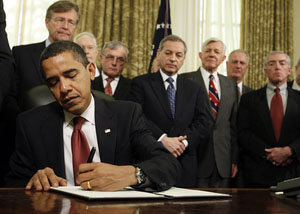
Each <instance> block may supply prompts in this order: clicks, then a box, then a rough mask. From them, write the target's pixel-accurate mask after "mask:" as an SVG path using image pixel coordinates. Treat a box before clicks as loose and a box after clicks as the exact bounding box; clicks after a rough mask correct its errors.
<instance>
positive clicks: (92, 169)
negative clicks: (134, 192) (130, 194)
mask: <svg viewBox="0 0 300 214" xmlns="http://www.w3.org/2000/svg"><path fill="white" fill-rule="evenodd" d="M76 182H77V183H78V184H80V186H81V187H82V188H84V189H89V188H88V182H89V183H90V187H91V188H90V189H91V190H101V191H115V190H120V189H123V188H124V187H127V186H131V185H135V184H137V183H138V181H137V178H136V169H135V167H134V166H129V165H127V166H116V165H112V164H107V163H84V164H80V165H79V175H78V176H77V179H76Z"/></svg>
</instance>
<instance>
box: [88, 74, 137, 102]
mask: <svg viewBox="0 0 300 214" xmlns="http://www.w3.org/2000/svg"><path fill="white" fill-rule="evenodd" d="M101 73H102V71H100V75H99V76H98V77H96V78H95V80H94V81H92V89H94V90H98V91H102V92H105V91H104V86H103V80H102V74H101ZM130 86H131V79H128V78H125V77H123V76H122V75H121V76H120V79H119V82H118V85H117V88H116V91H115V93H114V94H113V97H114V98H115V99H116V100H128V96H129V92H130Z"/></svg>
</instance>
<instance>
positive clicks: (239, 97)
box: [237, 86, 242, 103]
mask: <svg viewBox="0 0 300 214" xmlns="http://www.w3.org/2000/svg"><path fill="white" fill-rule="evenodd" d="M237 96H238V103H240V100H241V96H242V93H241V89H240V87H239V86H237Z"/></svg>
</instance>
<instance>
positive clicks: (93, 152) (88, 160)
mask: <svg viewBox="0 0 300 214" xmlns="http://www.w3.org/2000/svg"><path fill="white" fill-rule="evenodd" d="M95 152H96V147H94V146H93V147H92V149H91V151H90V154H89V158H88V159H87V163H92V161H93V158H94V155H95Z"/></svg>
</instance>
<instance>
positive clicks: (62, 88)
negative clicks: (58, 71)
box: [60, 80, 70, 93]
mask: <svg viewBox="0 0 300 214" xmlns="http://www.w3.org/2000/svg"><path fill="white" fill-rule="evenodd" d="M69 90H70V84H69V83H68V81H67V80H61V81H60V92H61V93H67V92H68V91H69Z"/></svg>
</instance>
